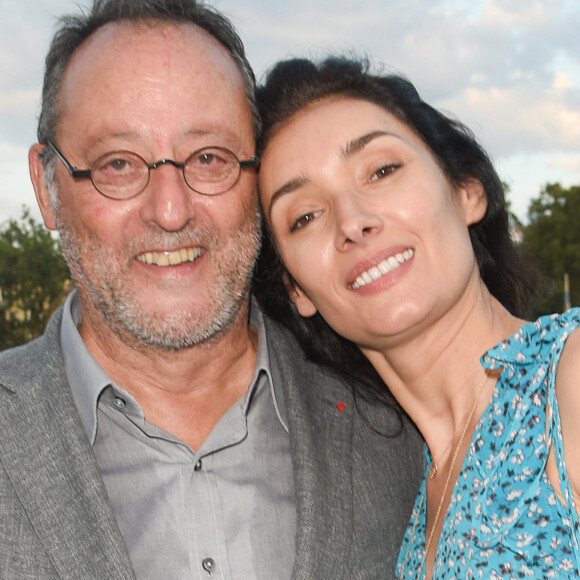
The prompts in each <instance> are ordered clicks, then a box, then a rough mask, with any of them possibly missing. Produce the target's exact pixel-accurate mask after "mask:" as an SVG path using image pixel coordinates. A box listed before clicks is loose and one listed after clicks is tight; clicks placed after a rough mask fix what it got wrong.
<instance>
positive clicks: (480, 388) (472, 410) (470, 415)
mask: <svg viewBox="0 0 580 580" xmlns="http://www.w3.org/2000/svg"><path fill="white" fill-rule="evenodd" d="M488 376H489V375H488V371H487V369H484V371H483V377H482V379H481V382H480V383H479V386H478V387H477V392H476V393H475V397H474V398H473V404H472V405H471V408H470V409H469V413H468V414H467V418H466V419H465V423H464V425H463V431H462V432H461V436H460V437H459V440H458V441H457V445H456V446H455V450H454V452H453V457H452V458H451V465H450V466H449V472H448V473H447V479H446V480H445V485H444V486H443V493H442V494H441V499H440V500H439V505H438V506H437V512H436V513H435V519H434V520H433V525H432V526H431V531H430V532H429V536H428V537H427V541H426V542H425V555H424V556H423V559H422V560H421V566H420V568H419V571H418V573H417V580H418V579H419V578H420V577H421V572H422V571H423V568H424V567H425V562H426V560H427V556H428V554H429V549H430V548H431V542H432V541H433V536H434V535H435V528H436V527H437V523H438V522H439V517H440V516H441V510H442V508H443V503H444V502H445V497H446V495H447V489H448V487H449V482H450V481H451V475H452V473H453V468H454V467H455V462H456V461H457V456H458V455H459V450H460V448H461V443H462V442H463V439H464V437H465V434H466V433H467V429H468V427H469V424H470V423H471V419H472V418H473V414H474V413H475V409H476V408H477V403H479V399H480V398H481V395H482V394H483V389H484V387H485V384H486V382H487V379H488ZM453 435H454V436H455V432H454V434H453ZM452 442H453V439H451V443H452ZM450 446H451V444H450V445H448V446H447V447H450ZM445 451H447V448H446V449H445ZM432 477H433V476H432ZM426 495H427V484H426V483H425V491H424V492H423V496H422V497H421V502H420V503H419V507H418V508H417V512H416V514H415V523H414V524H413V529H412V530H411V538H410V539H409V545H408V547H407V553H406V554H405V559H404V561H403V565H402V568H401V579H402V578H403V576H404V574H405V565H406V564H407V560H408V559H409V554H410V551H411V546H412V545H413V542H414V540H415V530H416V529H417V525H418V523H419V514H420V513H421V510H422V509H423V504H424V503H425V497H426Z"/></svg>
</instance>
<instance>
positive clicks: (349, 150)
mask: <svg viewBox="0 0 580 580" xmlns="http://www.w3.org/2000/svg"><path fill="white" fill-rule="evenodd" d="M387 135H390V136H392V135H393V134H392V133H389V132H388V131H380V130H377V131H372V132H370V133H367V134H366V135H363V136H362V137H358V138H357V139H354V140H352V141H349V142H348V143H347V145H346V147H345V148H344V149H343V156H344V158H345V159H347V158H349V157H351V156H352V155H355V154H356V153H358V152H359V151H360V150H361V149H364V148H365V147H366V146H367V145H368V144H369V143H370V142H371V141H372V140H373V139H376V138H377V137H385V136H387Z"/></svg>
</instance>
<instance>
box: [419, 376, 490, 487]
mask: <svg viewBox="0 0 580 580" xmlns="http://www.w3.org/2000/svg"><path fill="white" fill-rule="evenodd" d="M486 378H487V375H485V376H484V377H483V379H482V380H484V379H486ZM484 384H485V382H484ZM480 388H483V385H481V384H480V386H479V387H478V390H477V392H476V393H475V395H474V396H473V400H474V401H475V400H476V399H477V397H478V396H479V389H480ZM470 410H471V407H467V409H466V410H465V413H464V414H463V417H461V421H460V422H459V423H458V424H457V427H455V429H453V433H451V439H450V440H449V443H447V445H446V446H445V449H443V451H442V452H441V453H440V454H439V458H438V459H437V461H435V459H431V467H429V479H435V476H436V475H437V472H438V471H439V467H438V465H437V464H438V463H439V462H440V461H441V460H442V459H443V458H444V457H445V454H446V453H447V451H448V450H449V448H450V447H451V445H453V440H454V439H455V435H457V428H458V427H459V426H460V425H463V424H464V421H465V420H466V419H467V415H468V413H469V412H470ZM471 413H473V411H471Z"/></svg>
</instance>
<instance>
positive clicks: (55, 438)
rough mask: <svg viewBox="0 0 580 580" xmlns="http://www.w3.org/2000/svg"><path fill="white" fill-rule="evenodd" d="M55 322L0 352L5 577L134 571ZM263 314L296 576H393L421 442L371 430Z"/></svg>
mask: <svg viewBox="0 0 580 580" xmlns="http://www.w3.org/2000/svg"><path fill="white" fill-rule="evenodd" d="M60 321H61V312H60V311H58V312H57V313H56V314H55V315H54V316H53V318H52V319H51V321H50V323H49V325H48V327H47V330H46V332H45V334H44V335H43V336H42V337H41V338H39V339H37V340H35V341H33V342H31V343H29V344H27V345H24V346H22V347H19V348H16V349H12V350H9V351H5V352H3V353H1V354H0V578H2V579H6V580H24V579H33V578H34V579H39V580H40V579H42V580H52V579H57V578H58V579H69V580H90V579H95V580H104V579H107V580H108V579H111V580H120V579H126V578H127V579H128V578H134V577H135V576H134V573H133V571H132V569H131V563H130V561H129V557H128V554H127V550H126V548H125V545H124V543H123V539H122V537H121V534H120V532H119V529H118V527H117V524H116V522H115V517H114V515H113V512H112V509H111V506H110V503H109V501H108V497H107V493H106V491H105V487H104V484H103V482H102V479H101V476H100V474H99V470H98V467H97V464H96V461H95V458H94V455H93V450H92V447H91V445H90V443H89V440H88V438H87V436H86V434H85V431H84V429H83V426H82V424H81V422H80V418H79V416H78V413H77V410H76V407H75V404H74V401H73V399H72V396H71V392H70V387H69V385H68V383H67V381H66V377H65V372H64V368H63V362H62V356H61V353H60V346H59V334H60ZM266 324H267V336H268V343H269V350H270V356H273V357H275V358H276V359H277V364H278V368H279V369H280V377H275V380H281V381H282V384H283V385H284V392H285V397H286V408H287V415H288V424H289V428H290V434H291V442H292V453H293V465H294V477H295V491H296V501H297V537H296V565H295V570H294V576H293V578H294V579H296V580H302V579H310V580H339V579H342V578H344V579H345V580H346V579H349V580H350V579H360V580H372V579H374V578H377V579H379V578H380V579H385V578H389V577H391V576H392V570H393V566H394V560H395V558H396V554H397V551H398V546H399V543H400V541H401V538H402V534H403V531H404V528H405V526H406V524H407V521H408V518H409V514H410V510H411V506H412V502H413V500H414V498H415V495H416V490H417V487H418V483H419V480H420V477H421V475H422V472H423V459H422V444H421V442H420V441H419V438H418V436H417V435H416V433H415V432H414V430H413V429H411V428H409V429H406V431H405V435H404V436H403V437H399V438H396V439H387V438H385V437H382V436H379V435H376V434H374V433H373V432H372V431H371V430H370V429H369V428H368V427H367V426H366V425H365V423H364V420H363V419H362V418H361V416H360V415H359V414H357V413H356V411H355V409H354V404H353V400H352V396H351V395H350V393H349V390H348V388H347V387H346V386H345V385H344V384H343V383H341V382H340V381H338V380H337V379H336V378H334V377H332V376H330V375H329V374H328V373H325V372H324V371H322V370H321V369H320V368H319V367H317V366H316V365H313V364H310V363H308V362H306V361H304V360H303V357H302V354H301V351H300V348H299V346H298V345H297V344H296V343H295V341H294V339H293V338H292V337H291V336H290V335H289V334H288V333H287V332H286V331H285V330H284V329H282V328H281V327H279V326H278V325H276V324H274V323H273V322H271V321H267V322H266ZM339 401H343V402H344V403H345V404H346V408H345V410H344V411H338V410H337V403H338V402H339ZM360 406H361V407H362V411H363V413H364V414H365V415H366V417H367V418H368V419H369V420H371V421H372V423H373V424H374V425H375V426H376V427H377V428H379V429H383V430H389V429H390V428H392V424H393V421H394V419H393V417H392V415H391V414H390V413H389V412H387V411H386V410H385V409H379V408H376V407H373V406H370V405H367V404H363V403H361V404H360ZM160 580H165V579H160ZM244 580H245V579H244ZM248 580H250V579H248Z"/></svg>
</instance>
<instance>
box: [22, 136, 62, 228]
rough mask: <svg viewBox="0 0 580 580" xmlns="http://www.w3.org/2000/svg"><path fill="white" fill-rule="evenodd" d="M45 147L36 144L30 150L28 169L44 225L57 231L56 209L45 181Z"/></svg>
mask: <svg viewBox="0 0 580 580" xmlns="http://www.w3.org/2000/svg"><path fill="white" fill-rule="evenodd" d="M43 149H44V145H41V144H40V143H36V144H35V145H33V146H32V147H31V148H30V151H29V152H28V168H29V171H30V179H31V180H32V186H33V187H34V193H35V194H36V201H37V202H38V207H39V208H40V213H42V218H43V219H44V225H45V226H46V227H47V228H48V229H49V230H56V229H57V228H56V220H55V216H54V208H53V206H52V202H51V199H50V194H49V193H48V189H47V187H46V183H45V181H44V166H43V165H42V159H41V156H40V155H41V153H42V151H43Z"/></svg>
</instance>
